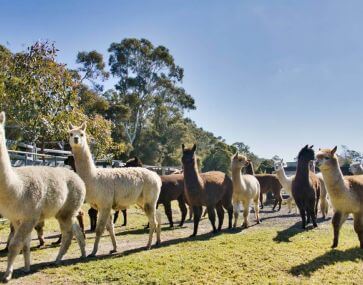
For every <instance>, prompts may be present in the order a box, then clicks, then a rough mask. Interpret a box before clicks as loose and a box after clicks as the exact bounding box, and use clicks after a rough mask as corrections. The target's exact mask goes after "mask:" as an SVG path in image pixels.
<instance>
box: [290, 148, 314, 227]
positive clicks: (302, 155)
mask: <svg viewBox="0 0 363 285" xmlns="http://www.w3.org/2000/svg"><path fill="white" fill-rule="evenodd" d="M297 158H298V162H297V170H296V175H295V177H294V179H293V180H292V188H291V189H292V195H293V197H294V200H295V202H296V205H297V207H298V208H299V211H300V216H301V220H302V228H303V229H305V227H306V216H307V222H308V223H309V222H310V219H311V220H312V222H313V226H314V227H317V226H318V225H317V224H316V214H317V211H318V201H319V197H320V183H319V179H318V177H317V176H316V175H315V173H313V172H312V171H311V170H310V166H309V164H310V162H311V161H312V160H314V159H315V153H314V150H313V146H310V147H309V146H308V145H306V146H305V147H303V148H302V149H301V150H300V152H299V155H298V157H297ZM305 214H306V216H305Z"/></svg>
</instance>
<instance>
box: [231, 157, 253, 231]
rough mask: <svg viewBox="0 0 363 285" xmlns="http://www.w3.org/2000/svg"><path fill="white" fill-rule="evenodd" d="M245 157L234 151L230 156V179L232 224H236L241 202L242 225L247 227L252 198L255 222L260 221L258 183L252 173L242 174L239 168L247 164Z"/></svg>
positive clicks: (234, 225)
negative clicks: (231, 182)
mask: <svg viewBox="0 0 363 285" xmlns="http://www.w3.org/2000/svg"><path fill="white" fill-rule="evenodd" d="M247 163H248V161H247V158H246V157H245V156H243V155H239V154H238V153H236V154H235V155H234V156H233V157H232V163H231V167H232V181H233V196H232V201H233V211H234V224H233V227H236V226H237V220H238V214H239V211H240V204H241V202H242V204H243V218H244V222H243V225H242V226H243V227H245V228H247V227H248V215H249V206H250V202H251V201H252V200H253V202H254V209H255V216H256V220H257V223H258V224H259V223H260V217H259V199H260V183H259V182H258V180H257V179H256V177H254V176H253V175H249V174H244V175H242V173H241V170H242V168H243V167H245V166H246V165H247Z"/></svg>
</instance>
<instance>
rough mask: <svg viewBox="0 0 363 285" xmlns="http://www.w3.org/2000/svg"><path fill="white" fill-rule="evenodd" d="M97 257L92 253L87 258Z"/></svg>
mask: <svg viewBox="0 0 363 285" xmlns="http://www.w3.org/2000/svg"><path fill="white" fill-rule="evenodd" d="M95 256H96V253H93V252H92V253H90V254H89V255H88V256H87V257H95Z"/></svg>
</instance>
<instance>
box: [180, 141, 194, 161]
mask: <svg viewBox="0 0 363 285" xmlns="http://www.w3.org/2000/svg"><path fill="white" fill-rule="evenodd" d="M182 149H183V156H182V162H183V165H190V164H191V165H194V164H195V162H196V158H195V151H196V149H197V145H196V144H194V145H193V147H192V148H186V147H185V145H184V144H182Z"/></svg>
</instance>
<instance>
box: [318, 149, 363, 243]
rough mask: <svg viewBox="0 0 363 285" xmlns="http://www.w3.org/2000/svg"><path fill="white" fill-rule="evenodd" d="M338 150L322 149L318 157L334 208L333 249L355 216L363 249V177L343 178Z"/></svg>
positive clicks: (356, 228)
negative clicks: (341, 232) (349, 219)
mask: <svg viewBox="0 0 363 285" xmlns="http://www.w3.org/2000/svg"><path fill="white" fill-rule="evenodd" d="M336 150H337V147H334V148H333V149H322V150H319V152H318V153H317V155H316V158H317V162H318V167H319V169H320V171H321V172H322V174H323V177H324V181H325V185H326V189H327V191H328V193H329V197H330V201H331V203H332V205H333V208H334V216H333V219H332V223H333V229H334V240H333V245H332V247H333V248H334V247H337V246H338V241H339V231H340V228H341V226H342V225H343V223H344V222H345V220H346V219H347V218H348V215H349V214H353V218H354V230H355V232H356V233H357V235H358V238H359V242H360V247H361V248H363V175H354V176H343V174H342V172H341V170H340V167H339V162H338V158H337V156H336V154H335V152H336Z"/></svg>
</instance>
